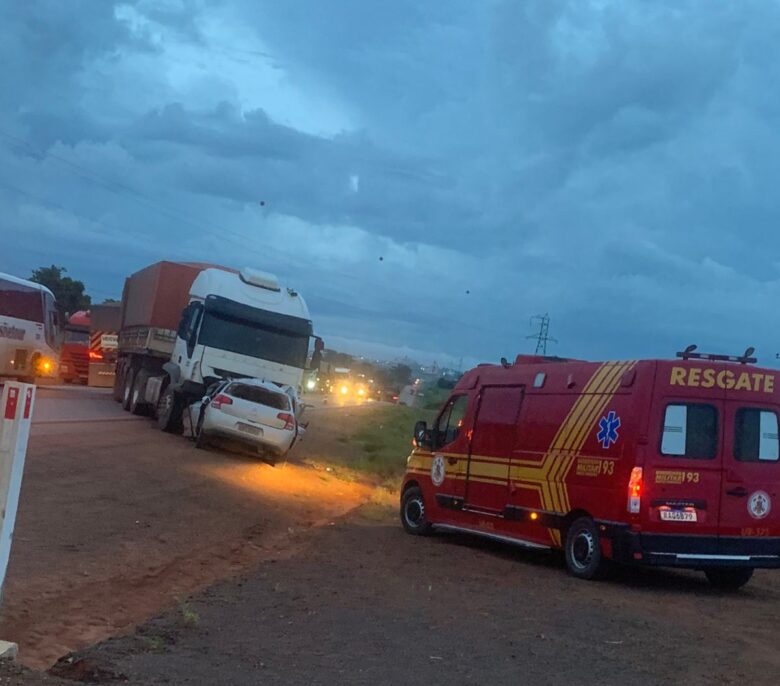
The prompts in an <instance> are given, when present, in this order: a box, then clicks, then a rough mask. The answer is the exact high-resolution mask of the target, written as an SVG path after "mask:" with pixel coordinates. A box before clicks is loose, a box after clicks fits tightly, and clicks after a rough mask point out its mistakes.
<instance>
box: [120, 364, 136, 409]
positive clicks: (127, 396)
mask: <svg viewBox="0 0 780 686" xmlns="http://www.w3.org/2000/svg"><path fill="white" fill-rule="evenodd" d="M134 383H135V370H134V369H133V368H132V367H130V368H129V369H128V370H127V371H126V372H125V382H124V383H123V384H122V409H123V410H125V412H129V411H130V401H131V400H132V398H133V384H134Z"/></svg>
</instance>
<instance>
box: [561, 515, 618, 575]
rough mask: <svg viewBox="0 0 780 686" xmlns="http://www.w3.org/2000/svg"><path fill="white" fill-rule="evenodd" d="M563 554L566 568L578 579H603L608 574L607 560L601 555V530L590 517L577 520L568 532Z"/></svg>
mask: <svg viewBox="0 0 780 686" xmlns="http://www.w3.org/2000/svg"><path fill="white" fill-rule="evenodd" d="M563 552H564V554H565V556H566V567H567V568H568V570H569V573H570V574H572V576H576V577H577V578H578V579H601V578H603V577H604V576H605V574H606V572H607V564H608V562H607V560H605V559H604V557H603V555H602V554H601V540H600V536H599V530H598V528H597V527H596V524H595V522H594V521H593V520H592V519H591V518H590V517H580V518H579V519H576V520H575V521H574V522H573V523H572V525H571V526H570V527H569V530H568V531H567V532H566V542H565V543H564V549H563Z"/></svg>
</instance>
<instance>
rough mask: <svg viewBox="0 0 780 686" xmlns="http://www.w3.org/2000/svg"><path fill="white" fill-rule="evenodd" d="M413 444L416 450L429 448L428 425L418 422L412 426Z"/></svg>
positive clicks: (430, 445)
mask: <svg viewBox="0 0 780 686" xmlns="http://www.w3.org/2000/svg"><path fill="white" fill-rule="evenodd" d="M414 444H415V445H416V446H417V447H418V448H431V447H433V446H432V443H431V435H430V432H429V431H428V424H426V423H425V422H424V421H422V420H420V421H419V422H417V423H416V424H415V425H414Z"/></svg>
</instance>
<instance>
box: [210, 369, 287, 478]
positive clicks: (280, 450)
mask: <svg viewBox="0 0 780 686" xmlns="http://www.w3.org/2000/svg"><path fill="white" fill-rule="evenodd" d="M194 433H195V441H196V445H197V446H198V447H199V448H203V447H206V445H207V444H208V443H209V441H211V440H213V439H219V438H222V439H229V440H232V441H236V442H238V443H241V444H243V445H245V446H248V447H252V448H255V449H256V450H257V452H258V453H259V454H260V455H262V457H263V458H264V459H265V460H266V461H268V462H271V463H274V462H275V461H276V460H277V459H279V458H281V457H283V456H284V455H285V454H286V453H287V452H288V451H289V450H290V448H292V446H293V444H294V443H295V440H296V438H297V437H298V433H299V431H298V421H297V419H296V399H295V398H294V397H292V396H291V394H290V393H289V392H288V390H286V389H285V388H282V387H280V386H278V385H276V384H274V383H271V382H268V381H260V380H259V379H234V380H228V381H223V382H221V383H219V384H217V385H216V386H215V387H213V388H212V389H211V390H210V392H209V393H208V394H207V395H206V396H205V397H204V398H203V400H202V402H201V404H200V408H199V413H198V418H197V424H196V429H195V432H194Z"/></svg>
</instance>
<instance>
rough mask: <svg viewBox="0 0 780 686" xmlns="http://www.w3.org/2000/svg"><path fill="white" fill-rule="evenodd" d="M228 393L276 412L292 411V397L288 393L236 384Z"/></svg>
mask: <svg viewBox="0 0 780 686" xmlns="http://www.w3.org/2000/svg"><path fill="white" fill-rule="evenodd" d="M227 393H228V395H231V396H233V397H234V398H238V399H239V400H248V401H249V402H251V403H257V404H258V405H265V406H267V407H273V408H274V409H275V410H289V409H290V397H289V396H288V395H287V394H286V393H282V392H281V391H280V392H278V393H277V392H276V391H272V390H270V389H268V388H263V387H262V386H250V385H249V384H242V383H236V384H233V385H231V386H230V388H229V389H228V391H227Z"/></svg>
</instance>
